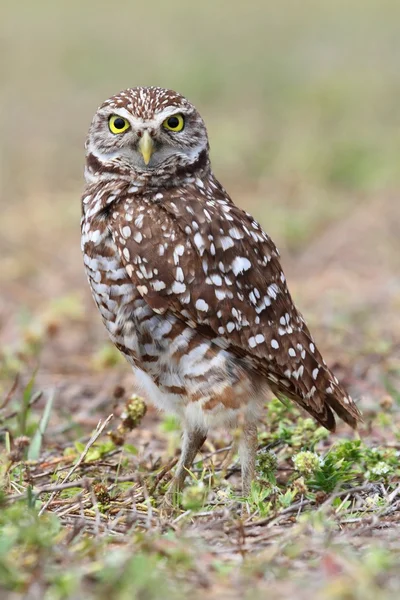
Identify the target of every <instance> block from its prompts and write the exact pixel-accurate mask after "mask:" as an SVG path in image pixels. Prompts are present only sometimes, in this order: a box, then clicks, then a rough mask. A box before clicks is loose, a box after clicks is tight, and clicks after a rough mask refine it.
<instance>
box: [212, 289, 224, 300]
mask: <svg viewBox="0 0 400 600" xmlns="http://www.w3.org/2000/svg"><path fill="white" fill-rule="evenodd" d="M214 292H215V295H216V297H217V298H218V300H223V299H224V298H226V294H225V292H224V291H223V290H214Z"/></svg>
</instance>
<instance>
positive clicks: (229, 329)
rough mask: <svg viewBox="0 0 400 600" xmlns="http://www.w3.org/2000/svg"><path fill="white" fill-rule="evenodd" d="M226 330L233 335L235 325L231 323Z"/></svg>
mask: <svg viewBox="0 0 400 600" xmlns="http://www.w3.org/2000/svg"><path fill="white" fill-rule="evenodd" d="M226 329H227V331H228V333H231V332H232V331H233V330H234V329H235V323H233V322H232V321H229V322H228V323H227V325H226Z"/></svg>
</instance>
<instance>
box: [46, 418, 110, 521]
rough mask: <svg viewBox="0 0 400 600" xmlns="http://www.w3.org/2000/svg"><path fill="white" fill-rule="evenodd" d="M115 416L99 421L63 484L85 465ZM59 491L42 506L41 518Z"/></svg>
mask: <svg viewBox="0 0 400 600" xmlns="http://www.w3.org/2000/svg"><path fill="white" fill-rule="evenodd" d="M113 416H114V415H109V416H108V417H107V419H106V420H105V421H104V423H102V422H101V421H99V423H98V425H97V427H96V430H95V431H94V433H93V435H92V436H91V438H90V440H89V441H88V443H87V444H86V446H85V448H84V450H83V452H82V454H81V455H80V457H79V458H78V460H77V462H76V463H75V464H74V466H73V467H72V468H71V469H70V470H69V471H68V473H67V474H66V476H65V478H64V480H63V483H66V481H67V480H68V479H69V478H70V477H71V475H72V474H73V473H74V472H75V471H76V470H77V469H78V467H79V466H80V465H81V464H82V463H83V461H84V460H85V458H86V455H87V453H88V452H89V450H90V447H91V446H93V444H94V443H95V441H96V440H97V439H98V438H99V437H100V435H101V434H102V433H103V431H104V429H105V428H106V427H107V425H108V424H109V423H110V421H111V419H112V418H113ZM57 493H58V492H57V491H54V492H53V493H52V494H51V496H50V498H49V499H48V500H47V502H46V503H45V504H44V505H43V506H42V508H41V509H40V511H39V516H40V515H42V514H43V513H44V511H45V510H46V509H47V508H48V506H50V504H51V503H52V502H53V500H54V498H55V497H56V495H57Z"/></svg>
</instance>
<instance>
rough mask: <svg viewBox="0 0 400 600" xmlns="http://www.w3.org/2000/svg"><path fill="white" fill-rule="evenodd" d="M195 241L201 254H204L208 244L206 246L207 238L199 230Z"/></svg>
mask: <svg viewBox="0 0 400 600" xmlns="http://www.w3.org/2000/svg"><path fill="white" fill-rule="evenodd" d="M193 241H194V243H195V245H196V246H197V248H198V250H199V253H200V256H202V255H203V252H204V250H205V247H206V246H205V240H204V238H203V236H202V235H201V233H199V232H197V233H195V235H194V238H193Z"/></svg>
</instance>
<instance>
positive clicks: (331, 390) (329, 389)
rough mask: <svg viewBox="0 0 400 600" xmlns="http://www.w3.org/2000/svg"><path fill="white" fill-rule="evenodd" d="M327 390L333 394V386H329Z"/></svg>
mask: <svg viewBox="0 0 400 600" xmlns="http://www.w3.org/2000/svg"><path fill="white" fill-rule="evenodd" d="M325 391H326V393H327V394H333V388H332V387H331V386H328V387H327V388H326V390H325Z"/></svg>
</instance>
